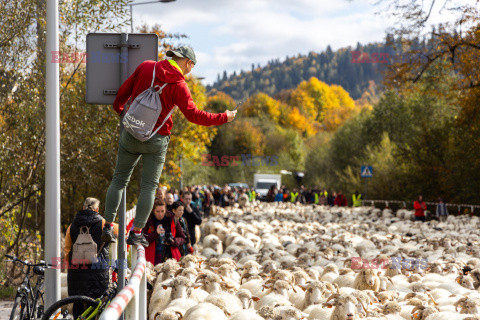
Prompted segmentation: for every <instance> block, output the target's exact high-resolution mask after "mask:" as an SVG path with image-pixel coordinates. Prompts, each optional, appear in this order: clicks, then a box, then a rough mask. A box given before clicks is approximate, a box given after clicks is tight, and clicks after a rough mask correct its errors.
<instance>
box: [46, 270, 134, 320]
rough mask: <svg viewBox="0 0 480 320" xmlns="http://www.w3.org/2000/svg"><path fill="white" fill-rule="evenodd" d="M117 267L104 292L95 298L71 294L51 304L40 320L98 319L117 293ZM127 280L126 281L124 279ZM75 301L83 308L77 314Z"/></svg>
mask: <svg viewBox="0 0 480 320" xmlns="http://www.w3.org/2000/svg"><path fill="white" fill-rule="evenodd" d="M116 278H117V269H115V270H114V271H113V281H112V282H111V283H110V284H109V286H108V289H107V290H106V291H105V293H104V294H103V295H102V296H101V297H100V298H97V299H92V298H90V297H87V296H71V297H67V298H65V299H62V300H59V301H57V302H55V303H54V304H52V305H51V306H50V307H49V308H48V309H47V311H45V313H44V314H43V317H42V319H41V320H67V319H68V320H75V319H78V320H94V319H98V318H99V317H100V315H101V314H102V312H103V311H104V310H105V309H106V308H107V307H108V305H109V304H110V302H111V301H112V300H113V298H115V296H116V295H117V282H116ZM126 282H127V281H126ZM74 303H77V304H79V305H81V306H82V310H84V311H83V312H82V313H81V314H80V315H79V316H77V317H75V316H74V313H73V304H74Z"/></svg>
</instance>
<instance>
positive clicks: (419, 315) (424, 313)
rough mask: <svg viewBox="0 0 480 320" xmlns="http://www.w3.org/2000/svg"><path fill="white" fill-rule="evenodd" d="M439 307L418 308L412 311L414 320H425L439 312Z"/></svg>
mask: <svg viewBox="0 0 480 320" xmlns="http://www.w3.org/2000/svg"><path fill="white" fill-rule="evenodd" d="M439 311H440V310H439V309H438V308H437V307H425V306H416V307H415V308H413V310H412V319H415V320H425V319H426V318H427V317H428V316H429V315H431V314H434V313H437V312H439Z"/></svg>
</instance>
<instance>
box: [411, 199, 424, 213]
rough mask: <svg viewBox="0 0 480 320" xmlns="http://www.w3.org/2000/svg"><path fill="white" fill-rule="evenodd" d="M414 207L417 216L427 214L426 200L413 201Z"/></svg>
mask: <svg viewBox="0 0 480 320" xmlns="http://www.w3.org/2000/svg"><path fill="white" fill-rule="evenodd" d="M413 208H414V209H415V217H424V216H425V210H427V205H426V204H425V202H423V201H422V202H418V200H417V201H415V202H414V203H413Z"/></svg>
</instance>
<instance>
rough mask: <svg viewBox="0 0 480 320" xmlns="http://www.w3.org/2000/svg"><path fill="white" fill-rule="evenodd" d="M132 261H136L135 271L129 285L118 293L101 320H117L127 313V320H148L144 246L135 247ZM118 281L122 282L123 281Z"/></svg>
mask: <svg viewBox="0 0 480 320" xmlns="http://www.w3.org/2000/svg"><path fill="white" fill-rule="evenodd" d="M131 261H132V264H133V261H135V269H134V270H133V273H132V275H131V277H130V280H129V281H128V284H127V285H126V286H125V287H124V288H123V289H122V290H120V292H119V293H117V295H116V296H115V298H114V299H113V300H112V302H111V303H110V304H109V305H108V307H107V308H106V309H105V311H103V313H102V314H101V316H100V320H117V319H118V318H120V316H121V315H122V313H125V318H126V319H128V320H146V319H147V280H146V277H145V268H146V265H147V262H146V259H145V248H144V247H143V246H142V245H137V246H135V247H134V249H133V251H132V260H131ZM122 267H124V266H122ZM118 281H122V279H119V280H118Z"/></svg>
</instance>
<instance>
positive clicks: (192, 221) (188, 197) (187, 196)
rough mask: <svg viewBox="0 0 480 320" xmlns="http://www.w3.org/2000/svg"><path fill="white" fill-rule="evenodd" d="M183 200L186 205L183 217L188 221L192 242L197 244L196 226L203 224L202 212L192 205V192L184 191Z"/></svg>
mask: <svg viewBox="0 0 480 320" xmlns="http://www.w3.org/2000/svg"><path fill="white" fill-rule="evenodd" d="M181 201H182V202H183V204H184V205H185V210H184V212H183V218H184V219H185V220H186V221H187V225H188V232H189V235H190V243H191V245H192V246H193V245H195V243H197V238H196V236H195V226H199V225H201V224H202V214H201V213H200V211H199V210H198V209H197V208H196V207H194V206H192V205H191V202H192V194H191V193H190V192H188V191H186V192H184V193H183V194H182V198H181Z"/></svg>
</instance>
